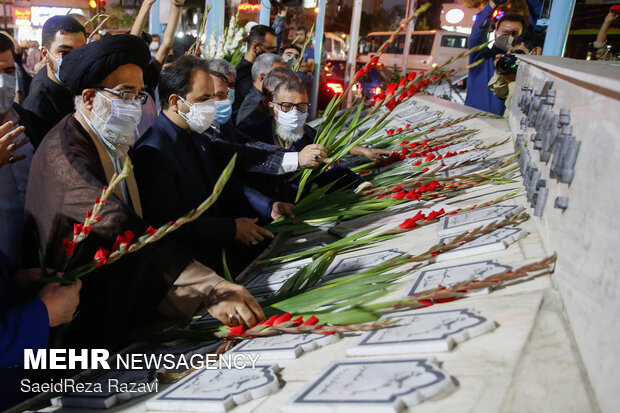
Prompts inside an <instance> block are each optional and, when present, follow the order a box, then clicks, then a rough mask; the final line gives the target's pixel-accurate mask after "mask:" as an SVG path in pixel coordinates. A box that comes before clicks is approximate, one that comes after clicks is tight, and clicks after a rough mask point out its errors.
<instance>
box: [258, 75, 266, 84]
mask: <svg viewBox="0 0 620 413" xmlns="http://www.w3.org/2000/svg"><path fill="white" fill-rule="evenodd" d="M263 80H265V74H264V73H261V74H260V75H258V81H259V82H260V83H263Z"/></svg>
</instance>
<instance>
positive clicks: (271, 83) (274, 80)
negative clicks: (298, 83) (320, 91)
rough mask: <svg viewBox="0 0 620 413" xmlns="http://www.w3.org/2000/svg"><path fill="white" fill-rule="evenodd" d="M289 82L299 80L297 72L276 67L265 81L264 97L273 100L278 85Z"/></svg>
mask: <svg viewBox="0 0 620 413" xmlns="http://www.w3.org/2000/svg"><path fill="white" fill-rule="evenodd" d="M287 80H298V78H297V75H296V74H295V72H293V71H292V70H291V69H289V68H288V67H274V68H273V69H271V70H270V71H269V73H267V75H266V76H265V78H264V79H263V95H265V96H266V97H268V98H271V95H273V92H274V90H275V89H276V88H277V87H278V85H279V84H280V83H282V82H284V81H287Z"/></svg>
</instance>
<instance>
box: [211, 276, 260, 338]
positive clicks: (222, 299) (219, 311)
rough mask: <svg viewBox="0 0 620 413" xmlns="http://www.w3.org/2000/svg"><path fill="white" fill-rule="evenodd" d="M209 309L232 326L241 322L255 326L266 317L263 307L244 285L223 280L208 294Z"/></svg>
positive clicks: (214, 315) (212, 313) (216, 316)
mask: <svg viewBox="0 0 620 413" xmlns="http://www.w3.org/2000/svg"><path fill="white" fill-rule="evenodd" d="M206 304H207V310H208V311H209V313H210V314H211V315H212V316H213V317H215V318H217V319H218V320H220V321H221V322H222V323H224V324H226V325H229V326H231V327H236V326H237V325H239V324H238V323H237V322H235V319H237V320H238V321H239V322H240V323H241V324H244V325H246V326H248V327H252V326H255V325H256V324H257V323H258V322H259V321H262V320H264V319H265V314H264V313H263V309H262V308H261V306H260V305H259V304H258V302H257V301H256V299H255V298H254V297H253V296H252V294H250V292H249V291H248V290H246V289H245V288H244V287H243V286H241V285H238V284H235V283H231V282H229V281H226V280H223V281H220V282H219V283H217V285H216V286H215V287H213V289H212V290H211V292H210V293H209V295H208V296H207V303H206Z"/></svg>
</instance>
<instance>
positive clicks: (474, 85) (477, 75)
mask: <svg viewBox="0 0 620 413" xmlns="http://www.w3.org/2000/svg"><path fill="white" fill-rule="evenodd" d="M506 3H507V0H495V2H493V1H490V2H489V3H488V4H487V5H486V6H485V7H484V8H483V9H482V10H480V12H478V14H476V20H475V22H474V26H473V27H472V29H471V35H470V36H469V40H468V45H467V46H468V47H469V48H470V49H471V48H474V47H476V46H478V45H481V44H483V43H485V42H487V41H489V31H490V30H491V27H492V26H493V25H492V24H491V23H492V20H493V19H492V15H493V11H494V10H495V9H496V8H497V7H498V6H503V5H504V4H506ZM527 5H528V10H529V16H530V26H531V27H534V26H535V23H536V19H537V18H538V16H540V11H541V9H542V3H541V2H540V0H527ZM496 27H497V29H496V30H495V42H494V44H493V46H492V47H490V48H489V47H485V48H484V49H482V50H480V51H478V52H476V53H472V54H470V55H469V63H470V64H472V63H476V62H478V61H479V60H482V62H480V63H479V64H477V65H475V66H473V67H472V68H470V69H469V73H468V78H467V96H466V98H465V104H466V105H467V106H471V107H474V108H476V109H480V110H484V111H486V112H491V113H495V114H496V115H501V114H502V113H504V103H503V102H502V101H501V100H500V99H498V98H497V97H495V95H494V94H493V93H492V92H491V91H489V90H488V89H487V84H488V83H489V79H491V77H493V73H494V71H495V67H494V64H493V63H494V60H495V57H496V56H497V55H498V54H503V53H506V52H507V51H508V50H509V49H510V46H511V44H512V41H513V39H514V38H515V37H518V36H520V35H521V34H522V33H523V30H524V28H525V21H524V19H523V16H521V15H520V14H514V13H506V14H504V16H503V17H502V18H500V19H499V20H498V22H497V25H496Z"/></svg>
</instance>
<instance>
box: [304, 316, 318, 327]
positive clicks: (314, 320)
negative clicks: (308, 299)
mask: <svg viewBox="0 0 620 413" xmlns="http://www.w3.org/2000/svg"><path fill="white" fill-rule="evenodd" d="M318 322H319V319H318V318H316V317H315V316H311V317H310V318H309V319H307V320H306V321H304V322H303V324H302V326H313V325H315V324H316V323H318Z"/></svg>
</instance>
